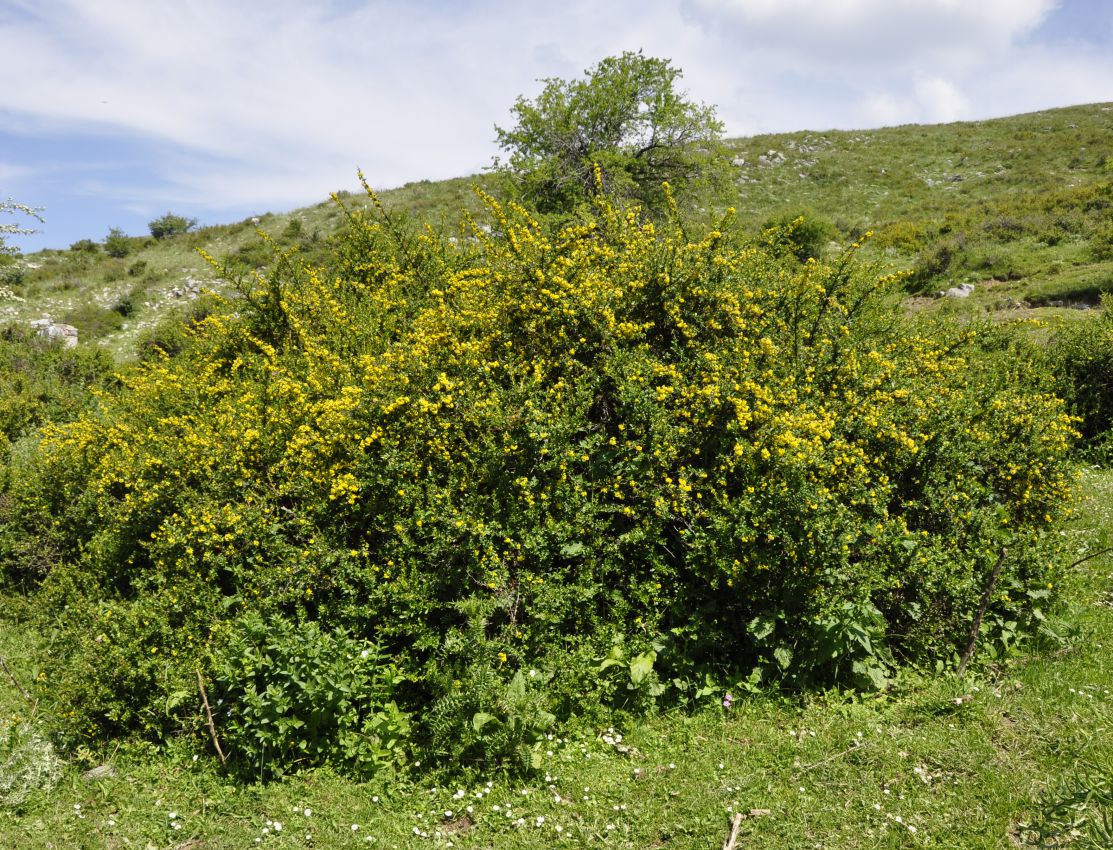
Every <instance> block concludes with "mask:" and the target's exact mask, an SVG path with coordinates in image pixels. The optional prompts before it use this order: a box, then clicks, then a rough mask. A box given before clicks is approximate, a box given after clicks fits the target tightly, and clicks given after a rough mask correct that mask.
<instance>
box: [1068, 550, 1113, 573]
mask: <svg viewBox="0 0 1113 850" xmlns="http://www.w3.org/2000/svg"><path fill="white" fill-rule="evenodd" d="M1109 552H1113V546H1106V547H1105V548H1104V549H1099V550H1098V551H1096V552H1093V553H1091V554H1089V555H1087V556H1086V557H1085V558H1079V559H1078V560H1077V561H1075V562H1074V563H1073V564H1071V565H1070V566H1069V567H1067V569H1068V570H1073V569H1074V568H1075V567H1078V566H1081V565H1082V564H1085V563H1086V562H1087V561H1092V560H1093V559H1094V558H1096V557H1098V556H1099V555H1105V554H1107V553H1109Z"/></svg>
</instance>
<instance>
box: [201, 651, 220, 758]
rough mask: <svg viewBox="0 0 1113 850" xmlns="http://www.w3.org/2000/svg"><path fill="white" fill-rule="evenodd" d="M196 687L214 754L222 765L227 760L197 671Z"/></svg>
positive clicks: (203, 681) (207, 696) (203, 685)
mask: <svg viewBox="0 0 1113 850" xmlns="http://www.w3.org/2000/svg"><path fill="white" fill-rule="evenodd" d="M197 687H198V688H200V689H201V702H202V704H203V705H204V706H205V716H206V717H207V718H208V721H209V737H210V738H212V739H213V746H214V747H215V748H216V754H217V755H218V756H220V763H221V764H224V763H225V762H227V761H228V759H227V758H226V757H225V755H224V750H222V749H221V748H220V739H219V738H217V736H216V724H215V723H214V722H213V710H212V708H210V707H209V695H208V694H206V693H205V680H204V679H202V678H201V671H200V670H198V671H197Z"/></svg>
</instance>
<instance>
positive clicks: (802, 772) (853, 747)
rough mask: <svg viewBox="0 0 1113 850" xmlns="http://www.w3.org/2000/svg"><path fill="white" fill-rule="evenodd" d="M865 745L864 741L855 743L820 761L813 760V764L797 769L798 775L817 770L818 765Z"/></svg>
mask: <svg viewBox="0 0 1113 850" xmlns="http://www.w3.org/2000/svg"><path fill="white" fill-rule="evenodd" d="M864 746H865V744H864V743H862V742H857V743H854V744H852V745H851V746H850V747H849V748H847V749H845V750H843V751H842V752H838V753H835V754H834V755H830V756H827V758H825V759H821V760H820V761H817V762H813V763H812V764H809V765H806V766H804V767H802V768H800V770H798V771H797V773H796V775H797V776H800V775H802V774H805V773H807V772H808V771H809V770H815V769H816V768H817V767H821V766H823V765H825V764H827V763H828V762H832V761H834V760H835V759H841V758H842V757H843V756H848V755H850V754H851V753H853V752H855V751H856V750H860V749H862V747H864Z"/></svg>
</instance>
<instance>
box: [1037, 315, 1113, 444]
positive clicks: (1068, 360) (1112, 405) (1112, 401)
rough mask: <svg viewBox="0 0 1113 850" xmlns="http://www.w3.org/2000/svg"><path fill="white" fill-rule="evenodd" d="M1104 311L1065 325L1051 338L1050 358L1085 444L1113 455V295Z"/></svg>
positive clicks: (1060, 387) (1054, 373)
mask: <svg viewBox="0 0 1113 850" xmlns="http://www.w3.org/2000/svg"><path fill="white" fill-rule="evenodd" d="M1101 308H1102V309H1101V310H1100V311H1097V312H1095V313H1094V314H1092V315H1090V316H1087V317H1086V318H1085V319H1081V320H1078V321H1074V322H1070V323H1067V324H1065V325H1064V326H1063V327H1062V328H1060V329H1059V331H1058V332H1057V333H1056V334H1055V335H1054V336H1053V337H1052V338H1051V340H1050V343H1049V345H1048V359H1049V362H1050V365H1051V370H1052V373H1053V375H1054V376H1055V380H1056V386H1057V390H1058V392H1059V394H1060V395H1062V397H1063V398H1064V399H1066V402H1067V406H1068V408H1069V409H1070V410H1071V412H1072V413H1074V415H1076V416H1078V417H1079V419H1080V422H1081V424H1080V425H1079V426H1078V427H1079V430H1080V431H1081V432H1082V437H1083V439H1084V444H1085V445H1086V446H1087V447H1089V448H1090V449H1092V450H1094V451H1096V452H1098V453H1099V454H1100V455H1101V456H1102V457H1105V458H1106V459H1107V460H1108V459H1109V457H1111V456H1113V451H1110V449H1111V448H1113V295H1110V294H1108V293H1107V294H1105V295H1103V296H1102V297H1101Z"/></svg>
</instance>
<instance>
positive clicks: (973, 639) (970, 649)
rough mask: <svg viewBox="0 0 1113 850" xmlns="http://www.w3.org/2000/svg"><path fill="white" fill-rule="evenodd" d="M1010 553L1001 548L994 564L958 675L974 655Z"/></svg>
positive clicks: (963, 671)
mask: <svg viewBox="0 0 1113 850" xmlns="http://www.w3.org/2000/svg"><path fill="white" fill-rule="evenodd" d="M1008 553H1009V547H1008V546H1005V547H1003V548H1002V549H1001V555H1000V556H999V557H998V558H997V565H996V566H994V568H993V574H992V575H990V577H989V584H987V585H986V586H985V592H984V593H983V594H982V602H981V604H980V605H979V606H978V615H977V616H976V617H974V625H973V626H972V627H971V628H970V643H969V644H967V645H966V651H965V652H964V653H962V659H961V660H960V661H959V662H958V675H960V676H961V675H962V674H963V673H965V672H966V665H967V664H969V663H970V659H971V658H973V656H974V647H975V646H977V643H978V632H980V631H981V628H982V617H984V616H985V609H986V608H988V607H989V600H990V597H992V596H993V589H994V588H995V587H996V586H997V578H998V577H999V576H1000V575H1001V567H1002V566H1004V564H1005V556H1006V555H1007V554H1008Z"/></svg>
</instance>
